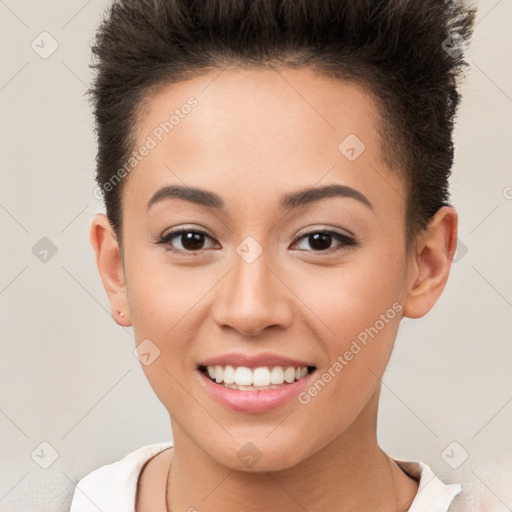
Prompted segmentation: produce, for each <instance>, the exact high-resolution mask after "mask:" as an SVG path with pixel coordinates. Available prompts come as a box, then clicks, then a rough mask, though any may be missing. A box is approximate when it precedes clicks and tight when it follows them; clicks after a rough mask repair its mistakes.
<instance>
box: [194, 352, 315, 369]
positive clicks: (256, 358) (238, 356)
mask: <svg viewBox="0 0 512 512" xmlns="http://www.w3.org/2000/svg"><path fill="white" fill-rule="evenodd" d="M215 365H219V366H226V365H231V366H235V367H238V366H245V367H246V368H258V367H260V366H270V367H272V366H283V367H284V368H288V367H289V366H294V367H304V366H305V367H307V366H313V365H312V364H311V363H308V362H306V361H301V360H299V359H294V358H291V357H287V356H284V355H280V354H274V353H271V352H262V353H261V354H256V355H249V354H244V353H240V352H231V353H228V354H221V355H218V356H213V357H209V358H208V359H205V360H204V361H202V362H201V363H199V364H198V366H215Z"/></svg>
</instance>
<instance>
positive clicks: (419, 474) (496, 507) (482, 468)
mask: <svg viewBox="0 0 512 512" xmlns="http://www.w3.org/2000/svg"><path fill="white" fill-rule="evenodd" d="M394 460H395V462H396V463H397V464H398V465H399V466H400V467H401V468H402V469H403V470H404V471H405V472H406V473H408V474H409V475H410V476H412V477H413V478H415V479H417V480H418V482H419V487H418V492H417V494H416V497H415V499H414V501H413V503H412V504H411V507H410V508H409V511H408V512H427V511H428V512H481V511H483V510H485V511H486V512H498V511H499V512H501V511H502V510H505V509H504V508H503V504H504V503H505V502H506V501H507V500H508V499H512V487H511V486H510V482H511V481H512V475H511V473H512V471H511V469H512V468H511V467H510V464H503V465H501V466H500V465H499V464H496V463H494V464H490V463H483V462H481V461H473V464H472V465H471V466H469V465H468V466H467V467H466V466H464V467H463V468H461V469H459V468H457V471H453V470H448V469H447V468H444V467H443V466H442V465H441V466H440V467H435V468H434V469H435V473H434V472H433V471H432V469H431V468H430V466H429V465H427V464H425V463H424V462H421V461H410V460H408V461H404V460H397V459H394Z"/></svg>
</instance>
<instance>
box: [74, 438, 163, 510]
mask: <svg viewBox="0 0 512 512" xmlns="http://www.w3.org/2000/svg"><path fill="white" fill-rule="evenodd" d="M171 446H172V443H170V442H165V443H158V444H151V445H147V446H143V447H142V448H139V449H137V450H135V451H133V452H131V453H129V454H128V455H126V456H125V457H123V458H122V459H121V460H118V461H115V462H112V463H110V464H105V465H104V466H101V467H99V468H98V469H95V470H94V471H92V472H91V473H89V474H87V475H86V476H85V477H83V478H82V479H80V480H79V482H78V483H77V485H76V489H75V492H74V494H73V500H72V502H71V508H70V512H92V511H97V510H102V512H125V511H126V512H128V511H129V512H133V510H134V507H135V495H136V491H137V481H138V478H139V474H140V472H141V470H142V467H143V466H144V465H145V463H146V462H147V461H148V460H149V459H150V458H151V457H153V456H154V455H156V454H158V453H159V452H161V451H163V450H165V449H167V448H169V447H171Z"/></svg>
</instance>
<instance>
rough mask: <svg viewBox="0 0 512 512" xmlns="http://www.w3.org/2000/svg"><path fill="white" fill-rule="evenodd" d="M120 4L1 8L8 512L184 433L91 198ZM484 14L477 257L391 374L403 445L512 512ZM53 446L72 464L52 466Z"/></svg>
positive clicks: (503, 63)
mask: <svg viewBox="0 0 512 512" xmlns="http://www.w3.org/2000/svg"><path fill="white" fill-rule="evenodd" d="M107 5H108V1H107V0H89V1H88V2H87V1H84V0H67V1H56V0H53V1H50V0H44V1H43V0H39V1H22V0H0V43H1V48H2V66H1V67H0V108H1V123H2V125H1V136H2V139H1V140H2V143H1V152H0V159H1V160H0V165H1V186H0V226H1V233H2V242H1V244H2V245H1V247H2V251H1V252H0V342H1V356H0V375H1V386H0V432H1V441H0V463H1V467H0V510H1V511H9V512H13V511H21V510H23V511H24V512H28V511H35V510H38V511H43V510H44V511H50V510H51V511H52V512H55V511H65V510H67V509H68V508H69V504H70V500H71V496H72V493H73V491H74V486H75V484H76V482H77V480H78V479H79V478H81V477H83V476H84V475H85V474H86V473H88V472H89V471H91V470H93V469H95V468H97V467H99V466H100V465H103V464H106V463H109V462H113V461H114V460H118V459H119V458H121V457H123V456H124V455H126V454H127V453H129V452H130V451H132V450H134V449H136V448H139V447H141V446H143V445H145V444H151V443H157V442H161V441H166V440H170V439H171V432H170V427H169V421H168V416H167V412H166V411H165V409H164V407H163V406H162V405H161V404H160V402H159V401H158V400H157V398H156V397H155V396H154V394H153V392H152V390H151V388H150V387H149V384H148V383H147V381H146V379H145V377H144V375H143V373H142V370H141V369H140V366H139V362H138V361H137V360H136V359H135V357H134V356H133V353H132V351H133V348H134V341H133V333H132V329H123V328H121V327H119V326H118V325H117V324H116V323H115V322H114V321H113V319H112V318H111V317H110V313H109V310H110V308H109V304H108V301H107V298H106V295H105V292H104V289H103V287H102V284H101V281H100V278H99V274H98V272H97V268H96V264H95V259H94V254H93V250H92V248H91V246H90V243H89V226H90V222H91V219H92V217H93V215H94V214H95V213H97V212H101V211H103V206H102V204H101V203H100V201H99V200H98V199H96V198H95V197H94V196H93V189H94V187H95V184H94V182H93V171H94V165H95V163H94V158H95V154H96V147H95V140H94V135H93V132H92V126H93V124H92V114H91V111H90V108H89V106H88V104H87V101H86V98H85V97H83V93H84V92H85V90H86V87H87V85H88V83H89V81H90V78H91V71H90V69H89V68H88V63H89V61H90V52H89V44H90V41H91V39H92V36H93V33H94V31H95V28H96V27H97V25H98V23H99V19H100V15H101V13H102V11H103V9H104V8H105V7H106V6H107ZM478 8H479V12H478V20H477V25H476V28H475V35H474V38H473V42H472V46H471V48H470V50H469V52H468V54H467V55H468V58H469V59H470V60H471V61H472V68H471V70H468V72H467V78H466V80H465V81H464V82H463V84H462V93H463V97H464V100H463V104H462V106H461V109H460V111H459V115H458V121H457V122H458V124H457V128H456V132H455V143H456V162H455V166H454V175H453V179H452V194H453V201H454V203H455V205H456V207H457V209H458V212H459V215H460V227H459V238H460V241H461V247H462V250H460V251H459V252H458V254H457V259H458V261H457V262H456V263H455V264H454V265H453V267H452V273H451V276H450V279H449V282H448V285H447V288H446V290H445V292H444V294H443V296H442V298H441V299H440V301H439V302H438V304H437V305H436V306H435V307H434V309H433V310H432V311H431V312H430V313H429V314H428V315H427V316H426V317H425V318H423V319H420V320H406V321H404V322H403V324H402V328H401V331H400V333H399V337H398V339H397V346H396V348H395V351H394V354H393V357H392V360H391V363H390V365H389V367H388V370H387V371H386V373H385V375H384V379H383V383H384V385H383V392H382V401H381V407H380V419H379V440H380V443H381V446H382V447H383V449H384V450H386V451H387V452H388V453H389V454H390V455H392V456H394V457H397V458H404V459H413V460H422V461H424V462H426V463H427V464H429V465H430V466H431V467H432V468H433V470H434V472H435V473H437V474H438V475H439V476H440V477H442V478H443V479H444V480H445V481H447V482H448V481H449V482H460V483H464V485H467V486H468V487H469V486H472V487H473V488H474V489H476V490H477V491H478V492H479V493H480V494H481V495H484V496H485V498H486V499H487V500H488V503H489V506H490V507H491V506H492V507H493V510H498V511H501V510H503V511H505V510H512V491H511V489H512V485H508V486H506V485H504V484H503V478H507V479H508V482H509V483H510V481H511V476H510V475H511V472H510V468H511V466H512V464H510V463H509V462H508V461H510V460H512V437H511V435H510V432H511V431H512V430H511V428H510V427H511V425H512V372H511V370H510V366H511V361H512V357H511V355H512V343H511V331H512V266H511V264H510V262H511V261H512V236H511V234H512V172H511V169H512V144H511V142H512V140H511V133H512V129H511V126H512V124H511V118H512V31H511V29H510V24H511V22H512V2H510V0H501V1H496V0H481V1H479V2H478ZM43 31H47V32H49V33H50V34H51V36H52V37H53V38H54V39H55V40H56V41H57V42H58V45H59V46H58V49H57V50H56V51H55V53H53V54H52V55H51V56H50V57H48V58H47V59H43V58H41V57H40V56H39V55H38V54H37V53H36V52H35V51H34V50H33V49H32V47H31V43H32V41H33V40H35V39H36V38H37V37H38V36H39V34H40V33H41V32H43ZM36 41H37V40H36ZM46 48H48V46H46ZM43 237H48V238H49V239H50V240H51V241H52V242H53V243H54V244H55V246H56V247H57V253H56V254H55V255H54V256H53V257H51V258H49V260H48V261H47V262H46V263H43V262H42V261H40V260H39V259H38V258H37V257H36V256H35V255H34V253H33V252H32V248H33V247H34V246H35V244H36V243H37V242H38V241H39V240H40V239H41V238H43ZM462 244H463V246H462ZM465 251H467V252H465ZM453 441H456V442H457V443H458V445H455V446H454V445H452V446H451V447H450V448H448V451H447V452H443V451H444V450H445V448H446V447H448V446H449V445H450V443H452V442H453ZM42 442H47V443H49V444H50V445H51V447H53V448H50V447H48V446H47V445H42V446H41V445H40V444H41V443H42ZM452 448H453V451H452V450H451V449H452ZM52 450H56V452H58V458H57V460H56V461H55V462H54V463H53V464H52V465H51V466H50V467H49V468H48V469H43V468H41V467H40V466H39V465H38V463H39V464H41V463H44V462H46V463H48V462H49V461H50V457H51V454H52ZM463 450H465V451H467V452H468V453H469V458H468V459H467V460H466V461H465V462H464V463H463V464H462V465H461V466H460V467H459V468H458V469H452V468H451V467H450V466H449V464H447V462H446V461H447V460H448V459H450V457H451V461H455V462H452V465H455V464H456V462H457V460H460V459H461V458H462V457H463V455H464V451H463ZM443 453H445V454H446V453H448V454H449V456H450V457H448V458H447V457H446V455H445V456H443V455H442V454H443ZM36 461H37V462H36ZM504 471H508V473H507V475H506V476H505V474H504ZM500 480H501V481H500ZM507 487H508V488H507Z"/></svg>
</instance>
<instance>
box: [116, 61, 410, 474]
mask: <svg viewBox="0 0 512 512" xmlns="http://www.w3.org/2000/svg"><path fill="white" fill-rule="evenodd" d="M191 97H193V98H194V100H192V101H191V100H190V99H189V98H191ZM187 102H188V103H187ZM187 104H188V105H190V107H185V105H187ZM173 113H175V117H174V119H173V120H172V123H173V124H172V127H170V125H169V124H168V125H165V124H163V125H162V124H161V123H165V122H166V121H169V118H170V117H171V115H173ZM377 115H378V112H377V106H376V104H374V103H373V101H372V99H371V97H370V96H368V95H367V94H366V93H365V92H364V91H363V90H362V89H361V88H359V87H358V86H357V85H354V84H350V83H346V82H340V81H334V80H331V79H328V78H323V77H319V76H318V75H315V74H314V73H313V72H312V71H309V70H300V71H299V70H290V69H287V70H279V73H278V72H277V71H275V70H241V69H227V70H225V71H224V72H222V73H220V74H218V73H211V74H205V75H202V76H200V77H196V78H193V79H191V80H187V81H184V82H181V83H177V84H173V85H171V86H166V87H165V88H163V89H161V90H160V91H159V92H158V93H157V94H156V95H154V96H152V97H151V98H150V101H149V103H148V105H147V111H146V113H145V116H144V117H143V119H142V120H141V122H140V124H139V125H138V132H137V139H138V140H137V144H136V148H135V149H136V150H138V149H139V148H141V147H142V146H144V145H145V146H146V147H148V148H149V149H148V150H147V151H145V150H142V151H139V156H140V155H141V154H142V153H145V156H143V157H141V158H140V160H138V161H137V163H136V166H135V167H134V169H133V170H132V171H131V173H130V174H129V176H128V177H127V182H126V186H125V188H124V190H123V197H122V211H123V243H124V247H123V257H124V277H125V280H126V288H125V293H126V301H127V302H126V305H127V307H128V309H129V316H130V321H131V323H132V325H133V327H134V333H135V338H136V343H137V344H140V343H145V345H144V344H143V345H141V347H144V350H143V352H147V353H150V354H151V355H150V356H146V358H147V359H148V361H150V364H147V365H143V369H144V372H145V374H146V376H147V378H148V380H149V382H150V384H151V386H152V387H153V389H154V391H155V392H156V394H157V395H158V397H159V399H160V400H161V402H162V403H163V405H164V406H165V407H166V408H167V410H168V411H169V414H170V417H171V421H172V423H173V433H174V435H175V440H176V435H179V436H181V438H183V439H185V438H186V439H187V440H189V441H191V442H193V443H195V444H196V445H197V446H199V447H200V448H201V449H202V450H203V451H204V453H206V454H207V455H208V456H210V457H211V458H212V459H213V460H215V461H217V462H219V463H222V464H224V465H226V466H228V467H232V468H238V469H240V468H243V466H242V465H241V459H240V451H241V450H242V453H243V450H249V448H247V447H248V446H249V445H248V444H247V443H252V445H254V446H255V447H256V450H257V452H258V453H259V454H260V455H261V460H260V461H259V462H258V466H257V467H258V470H270V469H273V470H276V469H284V468H288V467H291V466H294V465H296V464H298V463H299V462H300V461H301V460H304V459H306V458H307V457H308V456H310V455H312V454H314V453H316V452H318V451H319V450H320V449H321V448H323V447H325V446H327V445H328V444H329V443H332V442H334V441H335V440H336V439H339V438H340V436H343V435H344V433H347V432H348V429H349V427H350V428H351V429H354V426H358V427H360V428H359V429H358V432H359V433H360V434H361V436H364V435H365V432H369V431H370V430H371V428H372V427H371V425H373V422H374V418H375V414H376V408H377V400H376V397H377V396H378V392H379V379H380V377H381V376H382V374H383V372H384V369H385V367H386V364H387V362H388V359H389V357H390V354H391V351H392V347H393V343H394V340H395V336H396V333H397V329H398V326H399V322H400V319H401V317H402V315H403V311H404V310H403V306H404V303H405V302H406V300H407V298H408V294H409V293H410V291H411V285H412V279H413V278H412V277H411V276H412V274H413V272H412V270H413V269H414V268H416V267H414V265H415V259H414V257H408V255H407V252H406V249H405V239H404V233H405V225H404V223H405V218H404V215H405V203H404V199H403V198H404V195H405V192H404V190H403V184H402V181H401V179H400V178H399V172H398V169H388V168H386V167H384V164H383V163H382V157H381V152H380V141H379V137H378V134H377V131H376V123H377V119H378V118H377ZM165 187H171V188H169V189H167V193H165V192H162V190H163V189H164V188H165ZM172 187H174V188H172ZM176 187H186V188H193V189H200V192H198V191H197V190H196V191H195V192H194V193H192V192H190V191H187V190H185V189H183V188H182V189H180V190H181V191H179V190H178V189H177V188H176ZM308 189H314V190H317V192H316V193H315V192H305V193H303V192H304V191H306V190H308ZM159 191H160V192H159ZM201 191H202V192H201ZM182 230H183V231H184V232H182ZM263 355H264V356H271V358H270V359H265V358H263V359H258V357H259V356H263ZM156 356H157V357H156ZM224 356H225V357H224ZM155 357H156V358H155ZM219 357H220V358H221V359H220V360H217V361H216V360H215V359H216V358H219ZM237 357H238V358H237ZM272 357H273V358H274V359H272ZM153 359H154V360H153ZM286 359H289V361H286ZM281 360H282V366H283V370H284V374H285V375H286V368H287V367H288V366H294V365H296V366H308V367H310V370H311V367H314V370H313V371H310V373H309V374H308V375H307V376H306V377H304V378H302V379H299V381H298V382H296V383H294V384H289V383H287V382H285V383H284V384H283V385H282V386H293V387H294V388H293V389H294V391H293V392H292V393H291V395H290V392H287V393H286V392H285V393H283V392H282V387H280V388H279V389H276V390H274V391H273V392H272V393H273V395H272V393H269V392H267V397H268V400H267V401H266V405H262V402H263V400H262V399H261V400H259V401H258V399H257V398H255V394H254V395H253V396H252V397H251V396H250V394H253V393H259V392H256V391H249V390H246V391H234V390H227V391H226V388H225V386H223V385H222V384H216V383H214V382H213V381H212V380H210V379H209V378H208V377H207V376H205V375H204V372H203V371H201V365H207V363H208V362H210V363H212V364H210V366H215V365H214V364H213V363H220V364H218V366H221V367H222V368H223V369H224V367H225V365H227V364H229V363H230V362H232V366H233V367H234V368H235V369H236V367H238V366H247V367H253V368H254V367H261V366H263V367H264V366H268V367H269V371H271V370H272V369H273V367H274V366H275V365H276V362H277V366H279V362H280V361H281ZM265 361H266V363H265ZM206 373H207V370H206ZM237 373H238V375H237V376H238V377H240V378H243V376H244V375H246V374H244V371H243V370H240V371H237ZM260 374H261V375H263V376H265V379H266V378H267V377H266V373H265V370H262V371H261V373H260ZM250 375H253V376H254V375H256V373H251V374H250ZM276 376H277V377H276ZM288 376H290V371H288ZM297 376H299V377H300V376H301V374H300V371H299V372H297V375H296V377H297ZM274 377H276V378H278V379H279V370H274ZM214 378H215V377H214ZM262 378H263V377H262ZM265 379H264V380H263V381H265ZM263 381H262V382H263ZM214 388H215V389H214ZM248 394H249V395H248ZM235 395H236V396H235ZM241 395H244V396H241ZM271 395H272V396H271ZM280 395H283V396H284V395H286V399H282V397H281V398H280ZM276 396H277V398H276ZM247 397H248V398H247ZM178 432H179V434H178ZM250 449H252V450H254V448H250Z"/></svg>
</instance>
